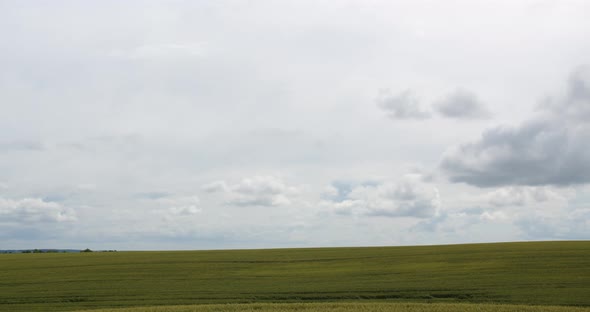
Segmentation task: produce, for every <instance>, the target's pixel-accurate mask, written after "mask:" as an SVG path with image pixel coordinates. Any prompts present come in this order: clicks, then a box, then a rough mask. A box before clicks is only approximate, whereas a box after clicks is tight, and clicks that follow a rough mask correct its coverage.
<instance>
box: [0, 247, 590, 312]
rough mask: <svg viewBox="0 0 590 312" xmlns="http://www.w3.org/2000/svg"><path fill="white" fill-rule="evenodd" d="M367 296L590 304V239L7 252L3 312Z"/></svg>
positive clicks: (1, 268)
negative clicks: (316, 246)
mask: <svg viewBox="0 0 590 312" xmlns="http://www.w3.org/2000/svg"><path fill="white" fill-rule="evenodd" d="M358 300H365V302H390V303H396V302H397V303H399V302H436V303H458V302H471V303H504V304H525V305H526V304H535V305H571V306H585V307H590V241H579V242H535V243H503V244H474V245H451V246H424V247H377V248H318V249H274V250H234V251H182V252H117V253H80V254H3V255H0V311H72V310H83V309H95V308H116V307H133V306H157V305H191V304H204V303H248V302H320V301H342V302H343V301H357V302H358ZM261 307H262V308H261V309H264V307H265V306H261ZM285 307H288V306H285ZM399 307H401V308H402V309H403V305H399ZM187 309H189V310H188V311H218V310H201V309H207V308H206V307H204V308H195V307H189V308H187ZM190 309H193V310H190ZM444 309H445V307H443V308H441V310H424V311H450V310H444ZM144 310H145V309H144ZM148 311H149V310H148ZM151 311H159V310H151ZM163 311H176V310H163ZM179 311H184V310H179ZM334 311H347V310H334ZM355 311H357V310H355ZM358 311H360V310H358ZM388 311H398V310H388ZM399 311H422V310H399ZM465 311H471V310H465ZM473 311H476V310H473ZM477 311H487V310H477ZM506 311H529V310H526V309H524V310H506ZM535 311H540V310H538V309H537V310H535ZM547 311H560V310H559V309H558V310H547Z"/></svg>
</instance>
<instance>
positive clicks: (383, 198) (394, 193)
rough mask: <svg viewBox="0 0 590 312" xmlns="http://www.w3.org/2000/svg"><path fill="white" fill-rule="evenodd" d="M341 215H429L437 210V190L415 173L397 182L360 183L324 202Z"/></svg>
mask: <svg viewBox="0 0 590 312" xmlns="http://www.w3.org/2000/svg"><path fill="white" fill-rule="evenodd" d="M322 204H323V205H324V206H327V207H329V208H330V209H332V211H333V212H334V213H336V214H340V215H365V216H380V217H415V218H430V217H433V216H435V215H436V214H437V213H438V209H439V206H440V196H439V193H438V190H437V189H436V188H434V187H431V186H429V185H427V184H425V183H423V182H422V181H421V179H420V178H419V177H417V176H415V175H407V176H405V177H403V178H402V179H401V180H400V181H398V182H397V183H393V182H385V183H380V184H369V185H366V184H365V185H359V186H356V187H354V188H352V190H351V191H350V192H349V193H348V194H347V195H346V197H345V198H344V199H342V200H340V201H335V200H332V201H324V202H323V203H322Z"/></svg>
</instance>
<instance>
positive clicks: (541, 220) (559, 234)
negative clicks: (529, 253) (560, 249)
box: [515, 209, 590, 239]
mask: <svg viewBox="0 0 590 312" xmlns="http://www.w3.org/2000/svg"><path fill="white" fill-rule="evenodd" d="M515 224H516V225H517V226H518V228H519V229H520V230H521V232H522V234H523V235H524V236H525V237H526V238H528V239H588V237H589V236H590V209H578V210H573V211H571V212H567V213H562V214H560V215H559V216H553V215H551V216H546V215H541V214H533V215H529V216H525V217H522V218H520V219H518V220H517V221H516V222H515Z"/></svg>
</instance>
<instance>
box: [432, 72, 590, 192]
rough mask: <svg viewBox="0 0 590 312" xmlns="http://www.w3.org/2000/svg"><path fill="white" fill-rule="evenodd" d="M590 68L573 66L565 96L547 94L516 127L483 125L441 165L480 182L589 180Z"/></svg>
mask: <svg viewBox="0 0 590 312" xmlns="http://www.w3.org/2000/svg"><path fill="white" fill-rule="evenodd" d="M589 117H590V74H589V69H588V68H587V67H584V68H579V69H578V70H576V71H575V72H574V73H573V74H572V76H571V77H570V79H569V82H568V89H567V92H566V94H565V95H564V96H561V97H560V98H558V99H550V100H548V101H546V102H544V103H543V105H542V106H540V108H539V112H538V114H537V115H536V116H535V117H534V118H532V119H530V120H527V121H525V122H523V123H522V124H521V125H520V126H517V127H502V126H500V127H496V128H492V129H489V130H487V131H485V132H484V133H483V134H482V137H481V138H480V140H479V141H476V142H473V143H467V144H463V145H460V146H458V147H454V148H452V149H450V150H449V151H447V152H446V153H445V155H444V156H443V159H442V162H441V168H442V169H443V171H445V172H446V173H447V174H448V176H449V178H450V180H451V181H452V182H463V183H467V184H471V185H475V186H479V187H490V186H502V185H573V184H584V183H588V182H590V149H588V148H587V145H588V142H590V123H588V118H589Z"/></svg>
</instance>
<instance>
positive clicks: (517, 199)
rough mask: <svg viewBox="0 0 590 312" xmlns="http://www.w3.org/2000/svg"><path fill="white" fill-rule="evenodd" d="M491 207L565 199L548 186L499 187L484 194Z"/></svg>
mask: <svg viewBox="0 0 590 312" xmlns="http://www.w3.org/2000/svg"><path fill="white" fill-rule="evenodd" d="M484 197H485V199H486V201H487V202H488V203H489V204H490V205H491V206H493V207H507V206H523V205H527V204H533V203H541V202H547V201H565V200H566V199H565V197H563V196H562V195H560V194H559V193H557V192H555V191H553V190H551V189H550V188H549V187H530V186H509V187H501V188H498V189H496V190H494V191H492V192H489V193H488V194H486V195H485V196H484Z"/></svg>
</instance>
